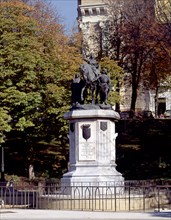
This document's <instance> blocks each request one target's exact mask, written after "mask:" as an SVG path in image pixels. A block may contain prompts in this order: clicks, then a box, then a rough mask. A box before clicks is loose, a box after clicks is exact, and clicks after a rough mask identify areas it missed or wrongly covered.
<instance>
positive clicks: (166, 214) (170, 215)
mask: <svg viewBox="0 0 171 220" xmlns="http://www.w3.org/2000/svg"><path fill="white" fill-rule="evenodd" d="M152 216H155V217H165V218H170V219H171V211H168V212H154V213H152Z"/></svg>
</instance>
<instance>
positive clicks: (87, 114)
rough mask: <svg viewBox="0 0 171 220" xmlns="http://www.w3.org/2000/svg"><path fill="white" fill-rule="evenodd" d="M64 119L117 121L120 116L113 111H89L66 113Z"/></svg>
mask: <svg viewBox="0 0 171 220" xmlns="http://www.w3.org/2000/svg"><path fill="white" fill-rule="evenodd" d="M64 118H65V119H67V120H72V119H84V118H89V119H93V118H94V119H100V118H101V119H113V120H119V119H120V115H119V113H118V112H116V111H114V110H106V109H90V110H72V111H69V112H66V113H65V115H64Z"/></svg>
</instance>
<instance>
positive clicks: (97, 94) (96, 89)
mask: <svg viewBox="0 0 171 220" xmlns="http://www.w3.org/2000/svg"><path fill="white" fill-rule="evenodd" d="M99 92H100V87H99V85H96V87H95V95H96V98H95V104H98V103H99V102H98V96H99Z"/></svg>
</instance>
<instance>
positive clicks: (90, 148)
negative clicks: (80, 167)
mask: <svg viewBox="0 0 171 220" xmlns="http://www.w3.org/2000/svg"><path fill="white" fill-rule="evenodd" d="M92 160H93V161H94V160H96V148H95V144H94V143H93V142H86V143H80V148H79V161H92Z"/></svg>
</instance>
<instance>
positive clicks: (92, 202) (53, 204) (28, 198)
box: [0, 181, 171, 211]
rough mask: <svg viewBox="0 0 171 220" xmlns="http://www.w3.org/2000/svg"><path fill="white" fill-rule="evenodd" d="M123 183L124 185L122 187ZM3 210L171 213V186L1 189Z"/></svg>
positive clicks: (128, 184) (43, 185)
mask: <svg viewBox="0 0 171 220" xmlns="http://www.w3.org/2000/svg"><path fill="white" fill-rule="evenodd" d="M123 183H124V184H123ZM0 207H1V208H29V209H57V210H87V211H149V210H154V209H156V210H160V209H171V182H170V181H167V182H166V181H165V182H154V181H153V182H150V181H125V182H121V183H118V182H117V183H113V184H110V185H109V184H108V183H105V182H104V183H99V184H98V185H96V186H94V185H92V184H91V183H75V184H72V186H71V185H61V183H60V182H57V183H54V182H53V183H52V182H46V183H39V184H38V185H37V186H34V185H29V186H24V185H23V184H20V183H14V184H13V186H10V187H7V186H6V185H3V184H1V186H0Z"/></svg>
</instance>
